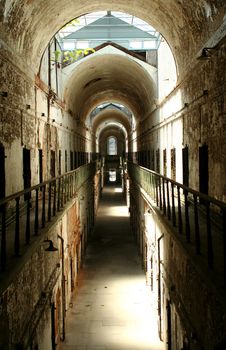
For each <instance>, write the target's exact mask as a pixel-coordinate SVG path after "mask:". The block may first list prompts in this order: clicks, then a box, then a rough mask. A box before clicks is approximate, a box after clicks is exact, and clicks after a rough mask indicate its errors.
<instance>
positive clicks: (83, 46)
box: [76, 41, 89, 50]
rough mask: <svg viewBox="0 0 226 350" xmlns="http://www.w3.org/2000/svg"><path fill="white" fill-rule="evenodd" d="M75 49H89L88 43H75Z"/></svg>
mask: <svg viewBox="0 0 226 350" xmlns="http://www.w3.org/2000/svg"><path fill="white" fill-rule="evenodd" d="M76 47H77V49H82V50H83V49H88V47H89V42H88V41H77V45H76Z"/></svg>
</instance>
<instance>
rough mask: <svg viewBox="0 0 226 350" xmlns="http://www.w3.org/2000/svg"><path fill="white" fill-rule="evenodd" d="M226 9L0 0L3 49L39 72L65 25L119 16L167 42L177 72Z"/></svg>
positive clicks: (219, 1) (143, 2) (214, 0)
mask: <svg viewBox="0 0 226 350" xmlns="http://www.w3.org/2000/svg"><path fill="white" fill-rule="evenodd" d="M225 7H226V4H225V0H189V1H183V0H167V1H166V0H137V1H134V0H117V1H115V2H114V1H112V0H92V1H87V0H77V1H75V0H68V1H66V2H65V1H64V0H48V1H46V0H39V1H32V0H20V1H18V0H2V1H1V3H0V21H1V24H0V33H1V40H2V41H1V47H2V49H3V50H4V49H7V50H8V51H10V50H11V52H12V50H13V51H14V54H15V50H16V52H17V54H18V56H20V57H23V58H24V60H25V61H26V62H28V63H29V64H30V65H31V66H32V68H33V70H34V71H36V72H37V71H38V66H39V63H40V59H41V56H42V54H43V52H44V50H45V48H46V46H47V44H48V42H49V40H50V39H51V37H52V36H53V35H54V34H55V33H56V32H57V31H58V30H59V29H60V28H61V27H62V26H63V25H65V23H67V22H69V21H70V20H71V19H73V18H75V17H79V16H81V15H82V14H85V13H88V12H93V11H98V10H112V11H121V12H126V13H130V14H132V15H135V16H137V17H139V18H141V19H143V20H145V21H146V22H148V23H149V24H151V25H152V26H153V27H154V28H156V30H158V31H159V32H160V33H161V34H162V35H163V36H164V37H165V38H166V40H167V42H168V43H169V45H170V47H171V49H172V51H173V53H174V55H175V59H176V62H177V65H178V71H179V73H180V72H181V71H182V70H183V69H184V68H185V67H186V66H187V65H188V64H189V62H190V61H191V60H192V59H193V57H195V56H196V54H197V52H198V51H199V50H201V48H202V47H203V46H204V45H205V44H206V42H207V40H208V39H209V37H210V36H211V35H212V33H214V32H215V31H216V30H217V29H218V28H219V27H220V26H221V25H222V23H223V20H224V15H225ZM8 55H9V53H8Z"/></svg>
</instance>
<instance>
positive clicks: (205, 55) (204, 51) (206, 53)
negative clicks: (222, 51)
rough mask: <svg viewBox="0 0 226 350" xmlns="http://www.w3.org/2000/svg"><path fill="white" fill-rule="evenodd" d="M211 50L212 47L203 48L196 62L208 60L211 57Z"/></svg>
mask: <svg viewBox="0 0 226 350" xmlns="http://www.w3.org/2000/svg"><path fill="white" fill-rule="evenodd" d="M212 50H215V49H214V48H213V47H204V49H202V53H201V55H200V56H199V57H198V58H197V59H198V60H204V61H205V60H209V59H210V58H211V56H212V52H211V51H212Z"/></svg>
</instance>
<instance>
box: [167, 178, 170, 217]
mask: <svg viewBox="0 0 226 350" xmlns="http://www.w3.org/2000/svg"><path fill="white" fill-rule="evenodd" d="M166 196H167V217H168V220H170V219H171V208H170V195H169V181H168V180H166Z"/></svg>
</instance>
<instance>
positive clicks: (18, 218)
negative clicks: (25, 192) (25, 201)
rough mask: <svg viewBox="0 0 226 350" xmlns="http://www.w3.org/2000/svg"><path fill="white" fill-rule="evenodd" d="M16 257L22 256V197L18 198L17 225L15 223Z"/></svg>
mask: <svg viewBox="0 0 226 350" xmlns="http://www.w3.org/2000/svg"><path fill="white" fill-rule="evenodd" d="M14 253H15V256H19V254H20V197H17V198H16V223H15V241H14Z"/></svg>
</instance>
